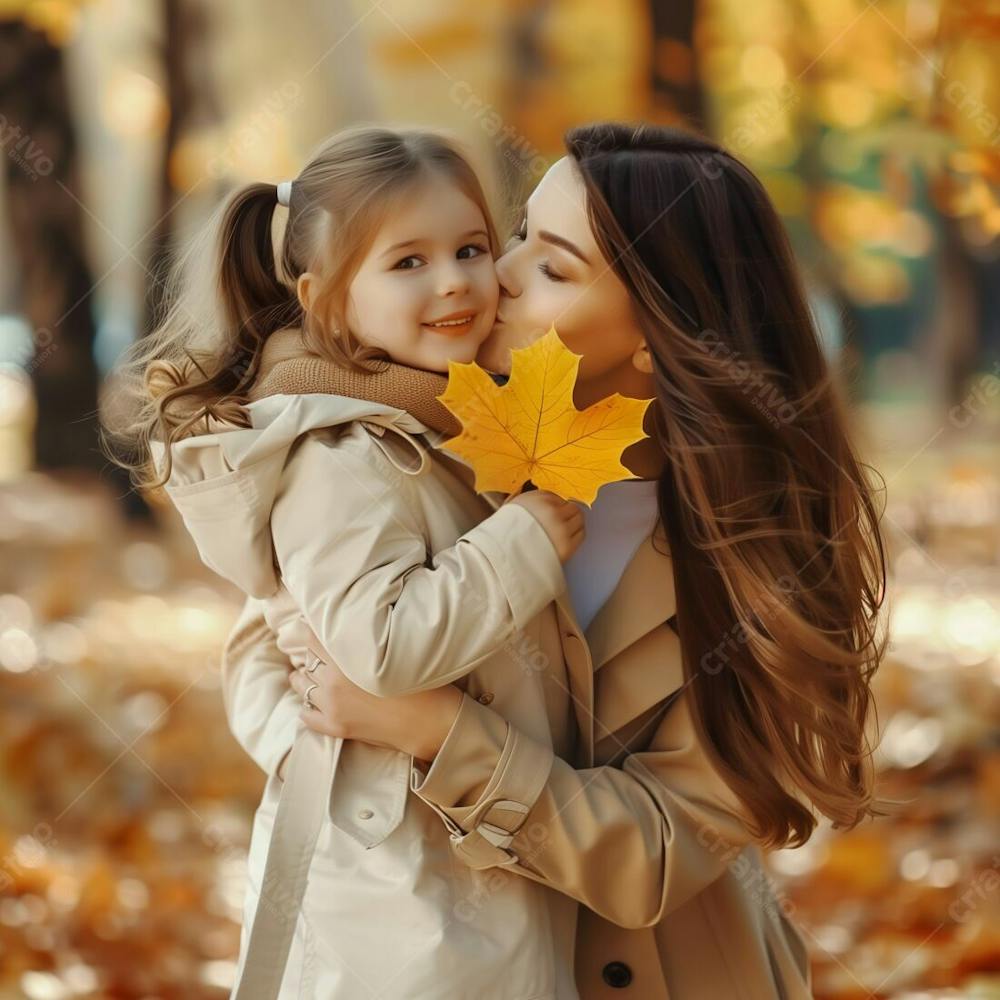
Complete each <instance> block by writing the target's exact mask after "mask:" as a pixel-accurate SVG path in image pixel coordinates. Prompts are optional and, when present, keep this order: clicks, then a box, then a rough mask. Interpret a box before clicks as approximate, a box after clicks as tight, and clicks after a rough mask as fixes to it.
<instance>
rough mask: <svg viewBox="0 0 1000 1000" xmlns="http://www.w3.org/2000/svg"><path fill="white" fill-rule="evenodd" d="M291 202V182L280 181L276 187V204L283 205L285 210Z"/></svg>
mask: <svg viewBox="0 0 1000 1000" xmlns="http://www.w3.org/2000/svg"><path fill="white" fill-rule="evenodd" d="M291 201H292V182H291V181H282V182H281V183H280V184H279V185H278V204H279V205H284V206H285V207H286V208H287V207H288V205H289V204H291Z"/></svg>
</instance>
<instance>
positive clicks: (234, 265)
mask: <svg viewBox="0 0 1000 1000" xmlns="http://www.w3.org/2000/svg"><path fill="white" fill-rule="evenodd" d="M277 203H278V196H277V187H276V186H275V185H274V184H250V185H248V186H247V187H244V188H242V189H241V190H239V191H237V192H236V194H234V195H233V196H232V197H231V198H230V200H229V202H228V204H227V205H226V208H225V213H224V215H223V218H222V228H221V232H220V234H219V271H218V273H219V292H220V295H221V297H222V309H223V315H224V322H225V324H226V326H227V327H228V328H229V331H230V335H231V338H232V340H231V343H232V346H233V349H234V352H235V354H236V355H237V357H235V358H234V360H236V361H237V362H238V361H240V360H245V361H247V362H251V365H252V371H250V372H249V373H248V374H250V377H251V378H252V375H253V374H255V373H256V363H257V362H258V361H259V358H260V351H261V348H262V346H263V343H264V341H265V340H266V339H267V338H268V337H269V336H270V335H271V334H272V333H274V331H275V330H280V329H282V328H283V327H286V326H293V325H297V324H298V323H300V322H301V319H302V309H301V307H300V305H299V301H298V298H297V297H296V294H295V290H294V289H292V288H289V287H288V286H286V285H284V284H282V282H281V281H280V280H279V279H278V275H277V271H276V269H275V254H274V246H273V243H272V240H271V221H272V218H273V216H274V208H275V205H277ZM237 384H238V385H239V386H240V387H241V388H242V387H245V386H246V385H247V384H248V383H247V381H246V378H245V377H244V378H242V379H240V381H239V382H238V383H237Z"/></svg>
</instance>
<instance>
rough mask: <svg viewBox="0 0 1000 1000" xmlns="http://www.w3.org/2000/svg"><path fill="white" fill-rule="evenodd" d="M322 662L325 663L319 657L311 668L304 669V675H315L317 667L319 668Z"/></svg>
mask: <svg viewBox="0 0 1000 1000" xmlns="http://www.w3.org/2000/svg"><path fill="white" fill-rule="evenodd" d="M322 662H323V661H322V660H321V659H320V658H319V657H318V656H317V657H316V658H315V659H314V660H313V662H312V664H311V665H310V666H308V667H303V668H302V673H304V674H314V673H315V672H316V669H317V667H319V665H320V664H321V663H322Z"/></svg>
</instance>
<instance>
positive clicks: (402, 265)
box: [392, 256, 420, 271]
mask: <svg viewBox="0 0 1000 1000" xmlns="http://www.w3.org/2000/svg"><path fill="white" fill-rule="evenodd" d="M413 261H416V264H414V263H412V262H413ZM419 263H420V258H419V257H412V256H411V257H404V258H403V259H402V260H401V261H398V262H397V263H395V264H393V265H392V269H393V270H394V271H412V270H413V269H414V268H415V267H416V266H417V264H419Z"/></svg>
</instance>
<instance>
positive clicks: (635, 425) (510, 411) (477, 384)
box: [437, 327, 652, 506]
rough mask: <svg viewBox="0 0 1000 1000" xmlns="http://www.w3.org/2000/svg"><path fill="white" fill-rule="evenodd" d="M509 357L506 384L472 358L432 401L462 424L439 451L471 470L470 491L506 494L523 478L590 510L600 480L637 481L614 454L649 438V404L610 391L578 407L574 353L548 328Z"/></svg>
mask: <svg viewBox="0 0 1000 1000" xmlns="http://www.w3.org/2000/svg"><path fill="white" fill-rule="evenodd" d="M511 354H512V361H511V374H510V379H509V381H508V382H507V384H506V385H504V386H498V385H497V384H496V383H495V382H494V381H493V379H491V378H490V376H489V374H488V373H487V372H486V371H485V370H484V369H483V368H480V367H479V365H477V364H476V363H475V362H474V361H472V362H469V363H468V364H463V363H460V362H457V361H451V362H449V363H448V387H447V389H446V390H445V391H444V392H443V393H442V394H441V395H440V396H438V397H437V398H438V399H439V400H440V401H441V402H442V403H444V405H445V406H447V407H448V409H449V410H451V412H452V413H454V414H455V416H456V417H458V419H459V420H460V421H461V422H462V433H461V434H459V435H458V436H457V437H453V438H450V439H449V440H448V441H446V442H445V443H444V447H445V448H448V449H449V450H450V451H453V452H454V453H455V454H456V455H459V456H460V457H462V458H464V459H465V460H466V461H468V463H469V464H470V465H471V466H472V468H473V470H474V471H475V473H476V490H477V491H478V492H480V493H483V492H487V491H490V490H498V491H501V492H503V493H514V492H515V491H516V490H518V489H520V487H521V486H523V485H524V484H525V483H526V482H527V481H528V480H531V482H532V483H534V484H535V486H537V487H538V488H539V489H541V490H549V491H550V492H552V493H556V494H558V495H559V496H561V497H562V498H563V499H564V500H579V501H581V502H583V503H585V504H587V506H590V504H592V503H593V502H594V498H595V497H596V496H597V491H598V490H599V489H600V488H601V487H602V486H603V485H604V484H605V483H614V482H618V481H619V480H621V479H636V478H637V477H636V476H635V475H633V474H632V473H631V472H629V470H628V469H627V468H626V467H625V466H624V465H622V462H621V455H622V452H623V451H624V450H625V449H626V448H627V447H628V446H629V445H630V444H634V443H635V442H636V441H641V440H642V439H643V438H645V437H649V435H648V434H646V432H645V431H644V430H643V429H642V421H643V417H644V416H645V414H646V410H647V408H648V407H649V404H650V403H651V402H652V400H651V399H630V398H628V397H627V396H623V395H621V393H618V392H616V393H615V394H614V395H612V396H608V397H606V398H605V399H602V400H600V401H599V402H597V403H594V404H593V405H592V406H588V407H587V408H586V409H585V410H578V409H577V408H576V407H575V406H574V405H573V387H574V386H575V385H576V377H577V372H578V371H579V368H580V358H581V356H582V355H579V354H574V353H573V352H572V351H571V350H569V348H568V347H566V345H565V344H563V342H562V341H561V340H560V339H559V335H558V334H557V333H556V330H555V327H552V328H550V330H549V332H548V333H547V334H546V335H545V336H544V337H542V338H541V339H540V340H536V341H535V343H533V344H532V345H531V346H530V347H523V348H520V349H519V350H515V351H512V352H511Z"/></svg>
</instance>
